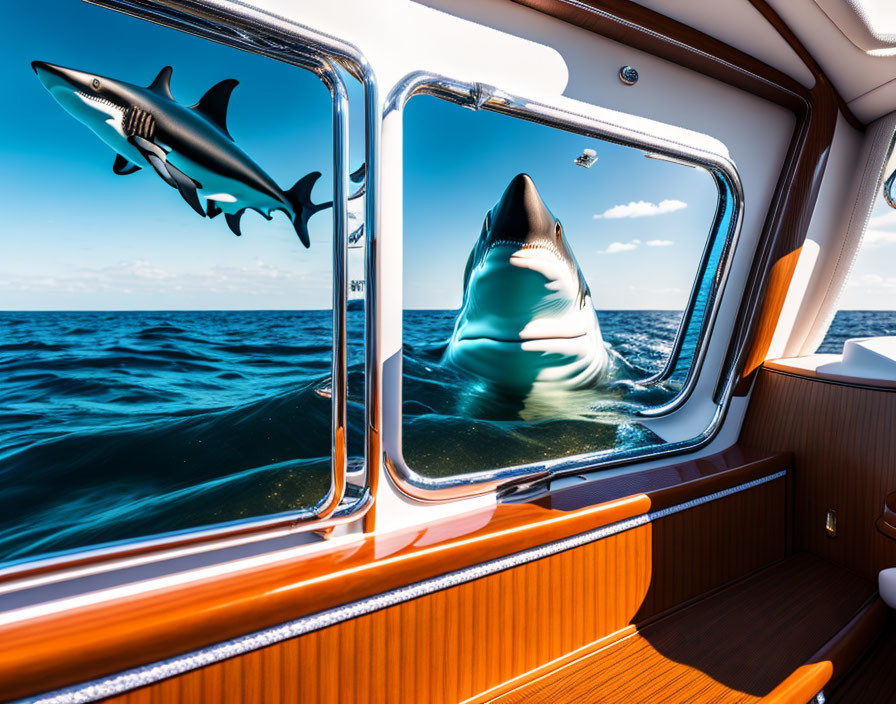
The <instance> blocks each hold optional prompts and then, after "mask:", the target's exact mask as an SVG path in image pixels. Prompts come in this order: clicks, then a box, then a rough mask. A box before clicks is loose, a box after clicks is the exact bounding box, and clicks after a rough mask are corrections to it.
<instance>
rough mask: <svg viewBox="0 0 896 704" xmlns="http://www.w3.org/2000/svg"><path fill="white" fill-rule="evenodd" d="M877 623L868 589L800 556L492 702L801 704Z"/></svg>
mask: <svg viewBox="0 0 896 704" xmlns="http://www.w3.org/2000/svg"><path fill="white" fill-rule="evenodd" d="M597 596H599V595H597ZM883 621H884V608H883V606H882V602H880V600H879V599H876V590H875V586H874V585H873V584H871V583H870V582H868V581H867V580H865V579H863V578H861V577H858V576H856V575H854V574H852V573H849V572H846V571H844V570H842V569H839V568H837V567H834V566H833V565H831V564H829V563H827V562H825V561H823V560H821V559H819V558H817V557H814V556H811V555H808V554H797V555H794V556H792V557H790V558H788V559H786V560H783V561H781V562H779V563H776V564H775V565H772V566H771V567H768V568H766V569H764V570H762V571H761V572H759V573H756V574H754V575H752V576H750V577H747V578H746V579H743V580H741V581H739V582H736V583H734V584H732V585H729V586H727V587H725V588H723V589H721V590H718V591H715V592H713V593H710V594H709V595H708V596H705V597H703V598H701V599H699V600H697V601H695V602H693V603H691V604H690V605H688V606H685V607H683V608H680V609H678V610H676V611H674V612H672V613H671V614H669V615H667V616H664V617H662V618H659V619H656V620H653V621H651V622H648V623H646V624H642V625H640V626H639V627H638V628H637V629H633V630H634V632H630V633H625V632H623V633H622V634H621V635H620V637H618V638H617V639H615V640H612V639H610V641H611V642H609V643H608V642H606V640H605V641H604V642H603V643H601V644H600V645H598V646H596V647H595V649H594V651H593V652H590V653H587V654H585V655H583V656H582V657H580V658H578V659H576V660H574V661H572V662H568V663H566V664H565V665H563V666H561V667H559V668H556V669H554V670H553V671H550V672H548V673H547V674H544V675H542V676H541V677H538V678H536V679H531V678H530V679H529V681H526V682H521V683H520V686H518V687H516V688H515V689H512V690H510V691H507V689H504V691H503V693H501V694H498V696H496V697H494V698H492V699H491V701H492V702H494V703H495V704H498V703H500V704H511V703H516V702H552V703H554V704H560V703H563V702H578V703H582V704H584V703H586V702H594V703H595V704H616V703H620V704H621V703H623V702H627V703H631V702H669V703H675V704H680V703H683V702H688V703H691V702H713V703H714V704H715V703H719V704H721V703H722V702H759V701H767V702H771V701H780V702H784V701H794V702H807V701H808V700H809V699H811V698H812V697H813V696H815V694H816V693H817V692H818V691H819V690H820V689H822V688H823V687H824V686H826V685H827V684H828V682H829V680H830V679H831V675H832V674H840V673H842V672H843V671H845V670H846V669H847V668H848V667H849V666H850V665H851V664H852V662H853V661H854V660H855V659H856V658H857V657H858V655H859V654H860V653H861V652H862V650H863V648H864V647H865V646H867V645H869V644H870V643H871V641H872V640H873V639H874V637H876V635H877V634H878V633H879V631H880V628H882V625H883ZM850 631H854V632H855V633H854V634H851V633H850ZM855 634H858V641H859V642H856V638H853V637H852V635H855ZM863 641H864V642H863ZM520 679H523V678H520ZM806 692H808V694H806ZM764 698H765V699H764Z"/></svg>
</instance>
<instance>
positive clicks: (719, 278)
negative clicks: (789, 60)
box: [383, 71, 744, 501]
mask: <svg viewBox="0 0 896 704" xmlns="http://www.w3.org/2000/svg"><path fill="white" fill-rule="evenodd" d="M415 95H429V96H432V97H435V98H440V99H442V100H446V101H448V102H452V103H455V104H457V105H460V106H462V107H466V108H469V109H472V110H489V111H492V112H497V113H501V114H505V115H509V116H511V117H516V118H520V119H524V120H527V121H529V122H535V123H537V124H542V125H546V126H548V127H553V128H556V129H563V130H565V131H568V132H574V133H578V134H582V135H584V136H588V137H593V138H598V139H602V140H604V141H608V142H612V143H615V144H620V145H623V146H629V147H635V148H637V149H641V150H643V151H644V152H645V153H646V154H650V155H653V156H657V157H659V158H664V159H668V160H673V161H679V162H682V163H685V164H687V165H688V166H694V167H697V168H702V169H703V170H705V171H707V172H708V173H709V174H710V175H711V176H712V177H713V178H714V179H715V181H716V184H717V187H718V188H719V197H720V200H721V199H722V198H723V197H724V194H726V193H729V194H730V196H731V198H732V201H733V202H732V204H731V210H730V211H726V212H730V213H731V222H730V223H729V225H728V232H727V234H726V235H725V241H724V244H723V249H722V252H721V255H720V259H719V263H718V265H717V267H716V270H715V272H714V273H713V280H712V283H711V289H710V293H709V296H708V299H707V303H706V308H705V313H704V317H703V322H702V326H701V332H700V338H699V340H698V342H697V346H696V348H695V353H694V360H693V362H692V364H691V368H690V370H689V372H688V375H687V377H686V379H685V381H684V382H683V385H682V388H681V391H680V392H679V393H678V394H677V395H676V396H675V398H673V399H672V400H671V401H670V402H669V403H668V404H665V405H664V406H662V407H658V408H655V409H646V411H645V412H643V413H641V414H640V415H641V416H643V417H653V416H660V415H667V414H669V413H671V412H673V411H674V410H676V409H678V408H680V407H681V406H682V405H684V403H685V402H686V401H687V400H688V399H689V398H690V397H691V395H692V393H693V391H694V388H695V387H696V383H697V380H698V378H699V376H700V372H701V369H702V367H703V362H704V360H705V357H706V352H707V349H708V346H709V342H710V337H711V333H712V329H713V327H714V325H715V322H716V318H717V316H718V312H719V308H720V306H721V300H722V294H723V292H724V289H725V284H726V283H727V280H728V274H729V272H730V269H731V262H732V260H733V255H734V252H735V249H736V246H737V241H738V239H739V235H740V230H741V226H742V223H743V212H744V195H743V186H742V183H741V180H740V175H739V174H738V172H737V168H736V167H735V165H734V163H733V162H732V161H731V160H730V159H728V158H726V157H723V156H720V155H718V154H715V153H712V152H708V151H703V150H701V149H698V148H695V147H692V146H690V145H684V144H680V143H677V142H674V141H671V140H666V139H662V138H659V137H657V136H655V135H652V134H648V133H645V132H641V131H638V130H636V129H632V128H626V127H622V126H620V125H615V124H611V123H607V122H604V121H601V120H598V119H596V118H593V117H590V116H587V115H583V114H579V113H575V112H572V111H570V110H568V109H566V108H563V107H558V106H554V105H550V104H548V103H544V102H540V101H537V100H529V99H527V98H525V97H521V96H518V95H513V94H511V93H508V92H506V91H503V90H501V89H499V88H497V87H495V86H490V85H486V84H483V83H478V82H466V81H462V80H456V79H452V78H449V77H447V76H443V75H439V74H435V73H429V72H424V71H417V72H414V73H411V74H409V75H407V76H405V78H404V79H403V80H402V81H400V82H399V83H398V84H397V85H396V86H395V87H394V88H393V89H392V91H391V92H390V93H389V96H388V97H387V100H386V104H385V107H384V118H385V117H386V116H389V115H391V114H392V113H398V118H399V121H400V122H402V124H403V120H404V115H403V112H404V107H405V105H406V104H407V103H408V101H409V100H410V99H411V98H412V97H414V96H415ZM723 186H724V188H723ZM722 213H723V208H722V206H721V204H720V205H719V206H717V209H716V216H715V219H714V223H713V227H714V228H716V227H717V223H718V222H719V220H720V219H721V218H722ZM712 234H713V230H711V231H710V237H709V238H708V240H707V248H706V250H705V251H704V254H703V256H702V258H701V264H700V267H699V269H698V275H697V277H696V280H695V283H694V286H693V288H692V292H691V298H690V299H689V302H688V307H687V308H686V310H685V315H684V316H683V317H682V323H681V325H680V327H679V332H678V334H677V335H676V340H675V343H674V345H673V347H674V348H673V354H674V355H675V357H676V359H677V356H678V355H680V352H681V347H682V346H683V343H684V336H685V330H686V328H687V326H688V322H689V320H690V319H691V317H692V314H693V312H694V306H695V305H696V298H697V294H698V292H699V290H700V288H701V285H702V281H703V278H704V277H705V275H706V274H707V271H706V270H705V269H706V265H707V262H708V260H709V249H710V244H711V243H712V241H714V238H713V237H712ZM402 307H403V306H402ZM402 358H403V352H402ZM676 363H677V362H671V363H668V364H667V365H666V367H665V368H664V369H663V370H662V371H661V372H660V373H659V374H657V375H655V376H654V377H651V379H650V381H651V382H654V383H655V382H659V381H661V380H663V379H665V378H668V376H670V375H671V374H672V372H673V370H674V369H675V365H676ZM723 369H724V371H723V372H722V380H721V384H722V388H723V393H722V394H721V395H720V396H719V397H718V398H716V399H713V401H714V402H715V403H716V411H715V413H714V415H713V418H712V419H711V421H710V423H709V425H708V426H707V428H706V429H705V430H704V431H703V432H702V433H700V434H699V435H698V436H696V437H694V438H691V439H688V440H683V441H678V442H671V443H665V444H663V445H657V446H649V447H646V448H643V449H633V450H621V451H620V450H603V451H595V452H586V453H582V454H579V455H572V456H568V457H562V458H557V459H554V460H548V461H543V462H532V463H527V464H523V465H512V466H506V467H502V468H497V469H492V470H483V471H478V472H470V473H467V474H457V475H452V476H448V477H438V478H434V477H428V476H424V475H421V474H419V473H417V472H415V471H414V470H413V469H412V468H411V467H409V466H408V464H407V463H406V462H405V460H404V457H403V455H402V454H401V449H402V448H401V432H400V431H401V426H402V425H403V414H402V413H401V405H402V400H403V374H402V372H401V371H400V368H399V370H397V371H396V372H394V373H392V374H390V373H388V372H386V373H385V374H384V379H385V380H388V381H389V382H390V383H393V382H396V380H395V378H394V377H395V376H396V374H397V377H398V378H397V386H398V388H397V393H398V397H397V399H396V403H395V404H390V405H394V406H395V407H397V408H398V420H397V422H398V424H399V428H398V438H399V440H398V448H399V453H398V455H397V456H396V455H390V454H389V453H388V452H387V451H386V452H384V456H383V462H384V466H385V469H386V471H387V472H388V473H389V475H390V477H391V479H392V481H393V482H394V483H395V485H396V486H397V487H398V488H399V489H400V490H401V491H402V492H404V493H405V494H407V495H408V496H410V497H412V498H414V499H418V500H421V501H444V500H451V499H459V498H467V497H470V496H476V495H480V494H485V493H489V492H492V491H495V490H500V493H502V494H507V495H510V494H513V493H514V491H516V489H517V488H519V487H522V486H528V485H531V484H533V483H542V482H545V481H549V480H550V479H554V478H558V477H562V476H565V475H569V474H577V473H580V472H582V471H585V470H591V469H595V468H597V467H598V466H600V468H602V469H604V468H606V469H608V468H611V467H617V466H619V465H623V464H631V463H634V462H645V461H649V460H654V459H660V458H664V457H668V456H671V455H677V454H682V453H684V452H691V451H694V450H697V449H699V448H701V447H704V446H705V445H707V444H708V443H709V442H711V441H712V439H713V438H714V437H715V435H716V434H717V433H718V431H719V430H720V429H721V425H722V421H723V420H724V418H725V415H726V412H727V409H728V403H729V401H730V397H731V390H732V387H733V367H732V366H730V365H727V366H726V367H723Z"/></svg>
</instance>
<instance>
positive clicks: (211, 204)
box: [205, 200, 223, 218]
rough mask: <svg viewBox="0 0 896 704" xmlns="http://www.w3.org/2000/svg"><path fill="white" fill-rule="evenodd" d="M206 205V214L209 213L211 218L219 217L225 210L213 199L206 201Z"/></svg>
mask: <svg viewBox="0 0 896 704" xmlns="http://www.w3.org/2000/svg"><path fill="white" fill-rule="evenodd" d="M206 205H207V207H206V210H205V214H206V215H208V216H209V218H215V217H218V216H219V215H220V214H221V213H222V212H223V211H222V210H221V208H219V207H218V204H217V203H215V201H213V200H209V201H206Z"/></svg>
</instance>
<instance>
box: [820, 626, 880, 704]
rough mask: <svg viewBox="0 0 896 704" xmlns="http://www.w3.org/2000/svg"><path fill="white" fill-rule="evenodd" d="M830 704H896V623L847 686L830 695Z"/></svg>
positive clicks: (876, 645)
mask: <svg viewBox="0 0 896 704" xmlns="http://www.w3.org/2000/svg"><path fill="white" fill-rule="evenodd" d="M825 694H826V695H827V701H828V702H829V703H830V704H896V621H894V620H893V619H892V617H891V620H890V623H889V626H888V628H887V630H886V632H885V633H884V635H883V636H882V637H881V638H880V639H879V640H878V641H877V642H876V643H875V644H874V647H873V648H872V649H871V651H870V652H869V653H867V654H866V656H865V657H864V659H863V660H862V661H861V662H860V663H859V664H858V666H857V667H856V668H854V669H853V670H852V671H851V672H850V673H849V675H848V676H847V678H846V679H845V680H844V681H843V684H842V685H840V686H839V687H837V688H836V689H834V690H833V691H831V692H828V691H826V692H825Z"/></svg>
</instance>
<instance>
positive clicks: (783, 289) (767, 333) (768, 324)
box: [743, 247, 802, 377]
mask: <svg viewBox="0 0 896 704" xmlns="http://www.w3.org/2000/svg"><path fill="white" fill-rule="evenodd" d="M801 251H802V247H798V248H797V249H795V250H793V251H792V252H789V253H787V254H785V255H784V256H782V257H781V258H780V259H778V260H777V261H776V262H775V263H774V264H773V265H772V269H771V273H770V274H769V278H768V288H767V289H766V293H765V303H764V305H763V307H762V312H761V313H760V315H759V323H758V324H757V326H756V334H755V337H754V338H753V345H752V347H751V348H750V351H749V353H748V354H747V358H746V362H744V368H743V376H744V377H747V376H749V375H751V374H752V373H753V372H754V371H756V369H758V368H759V366H760V365H761V364H762V363H763V362H764V361H765V358H766V357H767V356H768V351H769V348H770V347H771V344H772V337H773V336H774V334H775V328H776V327H777V326H778V318H779V317H780V316H781V310H782V309H783V308H784V300H785V299H786V298H787V291H788V289H789V288H790V282H791V280H792V279H793V272H794V271H796V265H797V262H798V261H799V258H800V252H801Z"/></svg>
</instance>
